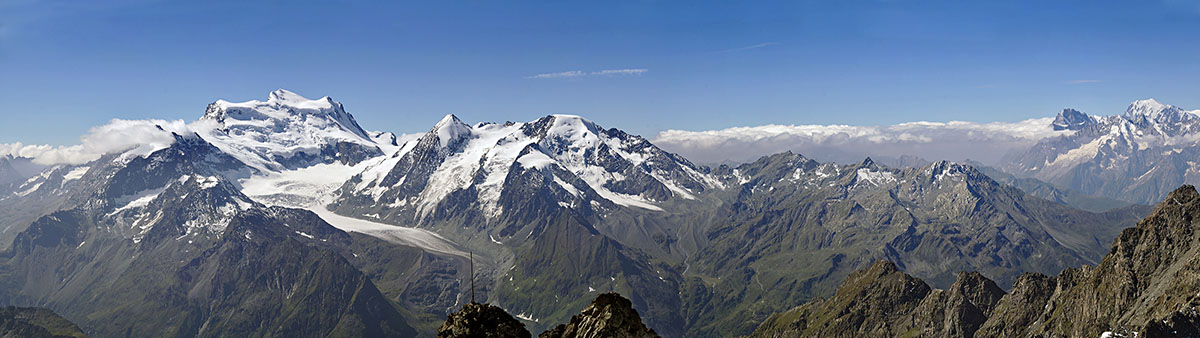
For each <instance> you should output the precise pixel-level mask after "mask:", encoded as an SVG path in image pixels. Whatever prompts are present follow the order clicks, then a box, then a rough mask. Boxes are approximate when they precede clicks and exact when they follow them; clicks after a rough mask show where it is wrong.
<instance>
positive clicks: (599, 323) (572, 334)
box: [437, 292, 658, 338]
mask: <svg viewBox="0 0 1200 338" xmlns="http://www.w3.org/2000/svg"><path fill="white" fill-rule="evenodd" d="M437 335H438V337H463V338H465V337H529V336H530V335H529V331H526V330H525V324H522V323H521V322H519V321H517V320H516V319H514V318H513V317H512V316H511V315H509V314H508V312H505V311H504V309H501V308H500V307H497V306H493V305H489V304H479V303H470V304H467V305H465V306H463V309H462V311H460V312H455V313H451V314H450V315H448V316H446V322H445V323H444V324H442V327H441V328H439V329H438V331H437ZM538 338H658V334H657V333H655V332H654V330H652V329H650V328H648V327H646V325H645V324H642V318H641V316H638V312H637V310H634V309H633V303H632V302H630V301H629V299H626V298H625V297H621V295H619V294H617V293H614V292H610V293H602V294H600V295H599V296H597V297H596V299H595V300H593V301H592V304H591V305H588V307H587V308H585V309H583V312H582V313H580V314H577V315H575V316H573V317H571V321H569V322H567V323H566V324H562V325H559V326H557V327H554V328H553V329H550V330H547V331H546V332H542V334H540V335H538Z"/></svg>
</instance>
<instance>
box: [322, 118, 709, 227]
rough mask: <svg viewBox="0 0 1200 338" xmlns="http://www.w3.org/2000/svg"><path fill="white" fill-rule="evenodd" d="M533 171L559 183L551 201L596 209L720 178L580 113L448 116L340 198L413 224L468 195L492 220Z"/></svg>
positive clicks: (641, 201) (685, 194) (657, 200)
mask: <svg viewBox="0 0 1200 338" xmlns="http://www.w3.org/2000/svg"><path fill="white" fill-rule="evenodd" d="M530 171H532V172H537V173H539V175H540V176H539V177H544V178H545V181H546V182H550V183H553V184H549V185H546V188H547V189H550V191H551V193H552V194H554V195H555V196H556V197H555V199H556V200H555V201H554V202H555V203H553V204H551V205H554V204H557V205H559V206H562V207H566V208H580V209H585V210H587V212H588V213H591V212H595V211H599V210H597V209H604V208H606V205H619V206H625V207H632V208H640V209H645V210H659V211H661V210H662V209H661V207H660V206H659V204H661V203H665V202H667V201H671V200H675V199H682V200H692V199H696V198H697V197H696V196H697V194H699V193H702V192H704V191H706V190H708V189H713V188H716V187H720V186H721V183H720V182H719V181H717V180H715V179H713V178H712V177H710V176H709V175H707V174H705V173H704V172H703V170H702V169H700V168H698V167H696V166H695V165H693V164H691V163H690V162H688V161H687V160H686V159H683V158H681V157H679V156H677V155H674V154H671V153H668V152H665V151H663V150H661V149H659V148H658V147H655V146H654V145H653V144H650V142H648V141H646V140H645V139H643V138H641V137H639V136H635V135H629V134H626V133H625V132H622V131H620V130H616V129H604V128H602V127H600V126H599V125H597V124H595V123H593V122H591V121H588V120H586V119H583V118H581V117H578V116H571V115H551V116H546V117H544V118H541V119H538V120H536V121H531V122H526V123H514V122H508V123H503V124H499V123H479V124H477V125H475V126H470V125H467V124H466V123H463V122H462V121H461V120H459V119H458V117H456V116H454V115H447V116H445V118H443V119H442V120H441V121H439V122H438V123H437V124H436V125H434V127H433V128H431V129H430V130H429V132H428V133H426V134H425V135H424V136H422V137H420V138H417V139H414V140H412V141H409V142H407V143H405V144H403V145H402V147H401V148H400V150H399V151H398V152H397V153H396V154H394V155H392V156H391V157H390V158H388V159H387V160H384V161H382V163H380V164H378V165H375V166H373V167H371V168H368V169H366V170H365V171H364V172H363V173H362V174H360V175H357V176H355V177H354V178H352V179H351V180H350V181H349V182H347V183H346V185H345V186H343V187H342V189H341V190H340V195H339V200H338V202H337V203H336V205H337V208H339V209H338V210H339V211H342V212H346V213H347V214H357V215H362V214H372V215H378V216H379V217H381V218H383V219H387V220H390V221H392V222H395V223H400V224H405V223H411V222H413V221H418V222H419V221H421V220H423V219H425V218H427V217H429V216H430V215H434V214H436V213H437V212H439V211H443V210H451V209H454V208H450V207H448V206H449V205H455V204H459V203H467V204H470V206H469V208H468V209H473V210H474V211H477V212H479V213H480V214H481V215H482V216H483V217H484V218H485V219H494V218H496V217H498V216H500V215H502V214H503V213H504V212H506V211H508V210H505V207H504V203H503V201H504V197H505V196H504V195H505V192H508V191H510V189H515V186H514V184H518V183H520V182H521V180H520V179H519V178H520V177H521V175H524V174H526V173H527V172H530ZM531 178H532V177H531ZM609 208H611V207H609Z"/></svg>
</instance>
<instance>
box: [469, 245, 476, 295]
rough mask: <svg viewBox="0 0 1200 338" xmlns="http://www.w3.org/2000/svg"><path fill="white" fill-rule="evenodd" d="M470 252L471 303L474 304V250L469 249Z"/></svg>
mask: <svg viewBox="0 0 1200 338" xmlns="http://www.w3.org/2000/svg"><path fill="white" fill-rule="evenodd" d="M470 254H471V303H472V304H474V303H475V252H474V251H470Z"/></svg>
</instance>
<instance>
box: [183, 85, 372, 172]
mask: <svg viewBox="0 0 1200 338" xmlns="http://www.w3.org/2000/svg"><path fill="white" fill-rule="evenodd" d="M201 120H202V122H205V123H201V124H199V125H200V127H201V129H202V130H204V129H207V130H204V134H203V135H202V136H205V137H209V138H211V140H210V141H214V142H215V143H218V144H221V145H223V146H224V148H225V149H232V151H233V152H235V153H238V155H236V156H237V157H238V158H239V159H241V160H243V162H246V163H247V164H251V165H252V166H255V167H259V168H262V169H269V168H271V167H276V164H280V165H282V167H295V166H297V165H303V164H306V163H310V162H314V161H316V162H324V161H326V159H327V158H334V157H342V156H341V155H349V156H350V157H356V158H354V159H349V158H339V159H338V160H339V161H343V162H344V163H357V162H358V161H359V160H361V158H357V157H360V156H359V155H362V154H373V153H377V152H381V150H379V149H378V147H377V144H376V143H375V141H374V140H373V139H372V138H371V137H370V136H369V135H367V132H366V131H365V130H363V128H362V127H361V126H359V125H358V122H357V121H355V120H354V116H352V115H350V113H348V112H346V110H345V108H344V107H342V104H341V103H338V102H336V101H334V100H333V99H330V98H329V97H328V96H323V97H321V98H320V99H316V100H312V99H308V98H305V97H304V96H300V94H296V93H294V92H291V91H288V90H286V89H278V90H275V91H272V92H271V93H270V94H268V95H267V100H266V101H259V100H250V101H246V102H229V101H225V100H217V101H216V102H213V103H212V104H210V105H208V109H207V110H206V111H205V113H204V117H202V118H201ZM210 121H211V122H215V123H211V122H210ZM350 148H354V149H353V150H351V149H350ZM285 162H287V163H285ZM292 162H294V163H292Z"/></svg>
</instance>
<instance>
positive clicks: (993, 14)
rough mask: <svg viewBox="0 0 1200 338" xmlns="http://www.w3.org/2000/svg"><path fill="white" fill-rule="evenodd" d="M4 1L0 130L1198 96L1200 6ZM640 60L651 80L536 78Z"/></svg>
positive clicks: (964, 113)
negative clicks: (282, 98)
mask: <svg viewBox="0 0 1200 338" xmlns="http://www.w3.org/2000/svg"><path fill="white" fill-rule="evenodd" d="M749 3H750V2H742V1H736V2H729V4H723V5H722V4H712V3H709V2H703V4H701V3H699V2H693V1H681V2H654V1H633V2H615V3H610V2H607V1H589V2H582V1H579V2H577V1H537V2H513V1H429V2H427V3H421V4H418V3H409V2H403V3H401V2H387V3H374V2H365V1H312V2H297V3H293V2H284V1H279V2H255V3H253V4H243V3H241V1H229V2H226V1H187V2H183V1H178V2H175V1H171V2H168V1H105V2H104V4H99V3H95V4H93V3H92V2H88V1H49V0H0V114H2V115H3V121H4V122H3V123H2V124H0V143H8V142H16V141H21V142H25V143H27V144H28V143H49V144H71V143H74V142H77V137H78V136H79V135H80V134H83V133H84V132H86V130H87V129H88V128H89V127H90V126H94V125H99V124H103V123H105V122H106V121H107V120H109V119H111V118H125V119H136V118H164V119H184V120H188V121H191V120H194V119H196V118H198V117H199V116H200V115H201V114H202V113H203V111H204V108H205V105H206V104H208V103H209V102H211V101H214V100H216V99H219V98H223V99H227V100H231V101H243V100H250V99H265V97H266V95H267V93H268V92H269V91H271V90H273V89H276V88H287V89H290V90H292V91H295V92H298V93H300V94H302V95H305V96H310V97H320V96H324V95H328V96H332V97H334V98H335V99H337V100H339V101H341V102H343V103H344V104H345V105H346V108H347V109H348V110H350V111H351V113H353V114H355V116H357V117H358V120H359V122H360V123H362V124H363V125H364V127H365V128H368V129H374V130H389V131H396V132H419V131H423V130H426V129H427V128H429V127H430V126H431V125H432V124H433V123H434V122H436V121H437V120H438V119H439V118H440V117H441V116H442V115H443V114H445V113H455V114H458V115H459V116H460V117H462V118H463V119H464V120H466V121H472V122H474V121H503V120H529V119H533V118H535V117H538V116H541V115H545V114H549V113H571V114H580V115H584V116H587V117H589V118H591V119H592V120H595V121H597V122H599V123H601V124H602V125H605V126H607V127H617V128H621V129H625V130H628V131H630V132H633V133H638V134H642V135H646V136H653V135H654V134H655V133H657V132H658V131H660V130H663V129H689V130H700V129H716V128H725V127H731V126H746V125H759V124H767V123H781V124H832V123H838V124H872V125H873V124H891V123H896V122H904V121H912V120H930V121H946V120H968V121H1014V120H1021V119H1025V118H1030V117H1041V116H1049V115H1052V114H1054V113H1055V112H1056V111H1057V110H1058V109H1060V108H1062V107H1066V106H1070V107H1075V108H1079V109H1081V110H1083V111H1086V112H1090V113H1098V114H1111V113H1116V112H1119V111H1121V110H1122V109H1123V108H1124V106H1125V105H1126V104H1128V102H1130V101H1133V100H1135V99H1141V98H1146V97H1155V98H1158V99H1159V100H1160V101H1163V102H1165V103H1171V104H1175V105H1179V106H1183V107H1184V108H1190V109H1200V95H1198V94H1200V61H1198V60H1200V2H1198V1H1183V0H1166V1H1163V0H1148V1H1047V0H1040V1H901V0H895V1H853V0H851V1H788V2H782V3H774V2H766V3H754V4H753V5H746V4H749ZM610 69H645V70H646V71H645V72H644V73H642V74H640V75H615V76H601V75H585V76H576V77H566V78H561V77H560V78H546V79H541V78H531V77H533V76H535V75H537V74H547V73H558V72H568V71H581V72H584V73H590V72H597V71H601V70H610Z"/></svg>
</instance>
